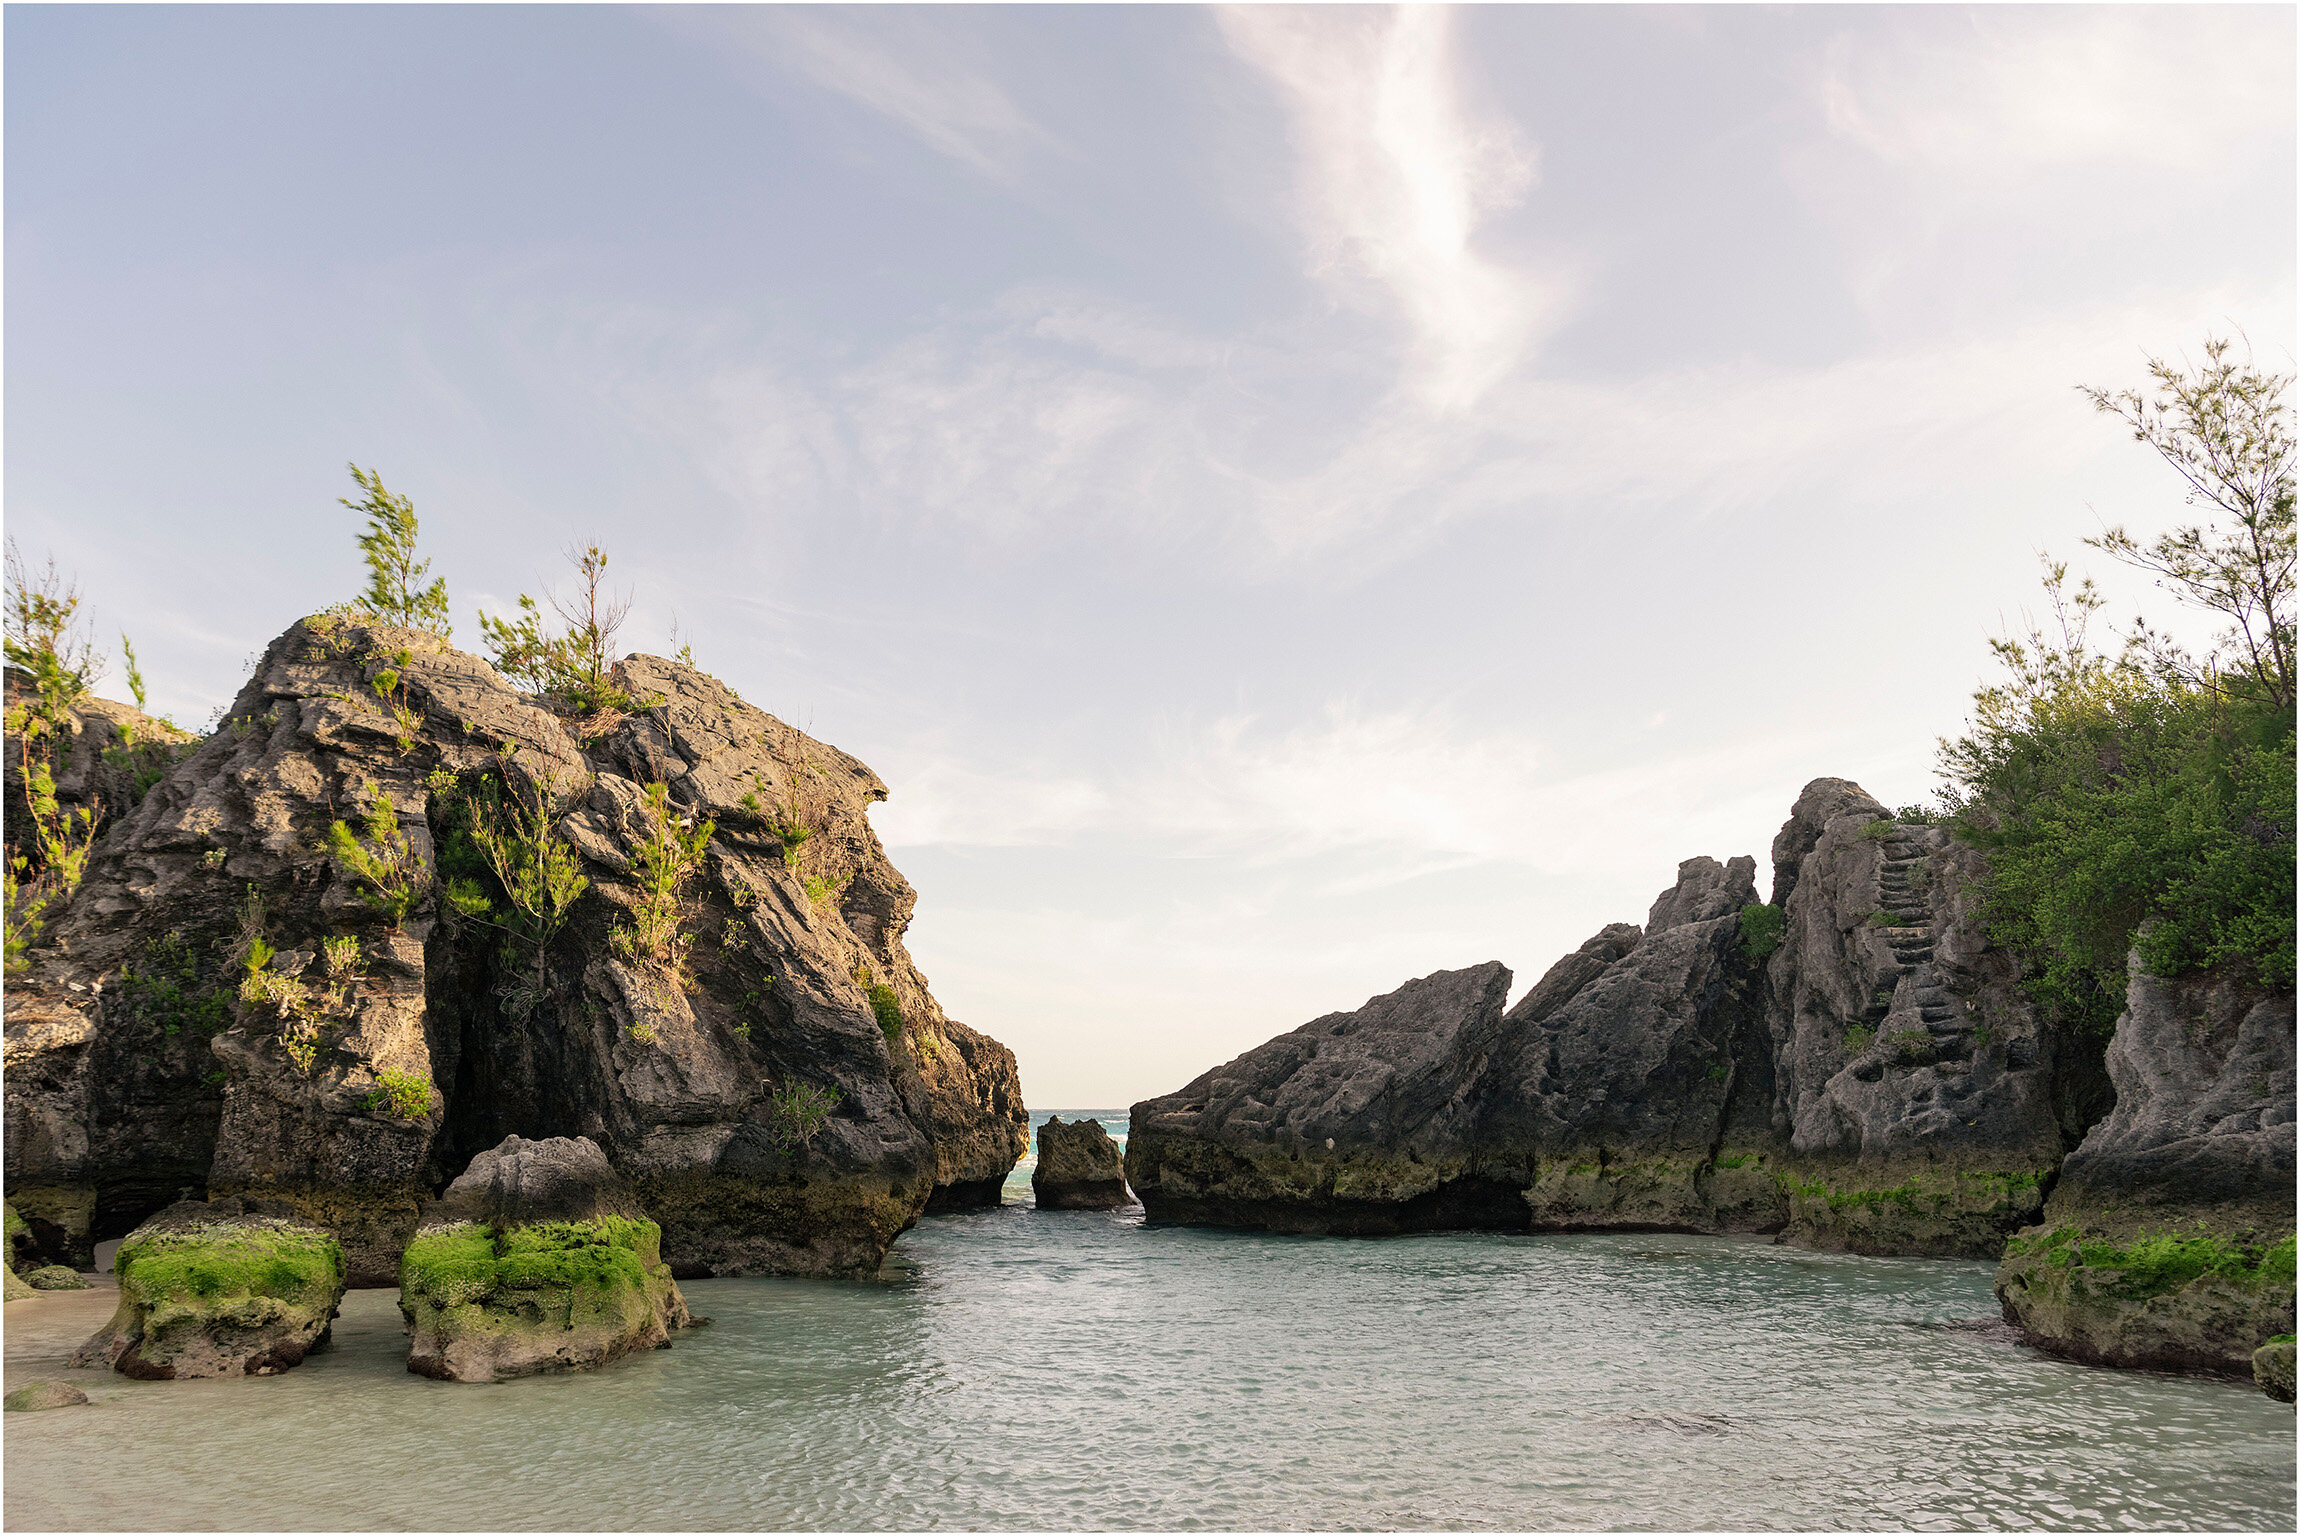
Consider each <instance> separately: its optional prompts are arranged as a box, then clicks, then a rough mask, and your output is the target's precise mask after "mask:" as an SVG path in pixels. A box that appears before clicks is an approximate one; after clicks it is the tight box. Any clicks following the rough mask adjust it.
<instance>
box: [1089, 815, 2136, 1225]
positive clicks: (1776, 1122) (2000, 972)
mask: <svg viewBox="0 0 2300 1536" xmlns="http://www.w3.org/2000/svg"><path fill="white" fill-rule="evenodd" d="M1772 854H1773V863H1774V900H1773V903H1772V904H1771V906H1770V908H1769V909H1768V908H1763V907H1760V906H1759V905H1758V903H1757V897H1756V888H1755V875H1756V863H1755V860H1754V859H1751V858H1746V857H1743V858H1737V859H1734V860H1732V861H1731V862H1730V863H1726V864H1719V863H1718V862H1717V861H1715V860H1713V859H1707V858H1700V859H1690V860H1687V861H1686V862H1685V863H1684V864H1683V865H1682V866H1680V868H1679V870H1678V878H1677V881H1676V883H1675V884H1674V885H1672V886H1671V887H1670V888H1669V889H1668V890H1666V891H1664V892H1663V893H1662V894H1661V895H1660V897H1659V898H1658V899H1657V900H1656V901H1655V902H1654V904H1653V907H1652V910H1651V911H1650V912H1649V913H1648V914H1647V920H1646V924H1645V926H1644V927H1643V928H1642V929H1641V928H1638V927H1635V926H1633V925H1629V924H1615V925H1612V926H1609V927H1607V928H1605V929H1603V930H1601V931H1600V932H1599V933H1598V934H1596V935H1595V936H1594V937H1592V938H1591V939H1590V940H1589V941H1588V942H1587V943H1586V944H1584V945H1582V946H1581V948H1580V949H1578V950H1577V951H1575V952H1574V953H1573V954H1570V955H1568V956H1566V957H1565V958H1564V959H1562V960H1560V961H1559V962H1558V963H1557V964H1556V965H1554V966H1552V967H1551V968H1550V970H1549V971H1548V973H1546V974H1545V975H1544V976H1543V977H1542V979H1541V980H1540V981H1539V982H1537V983H1536V984H1535V985H1534V987H1533V988H1532V989H1531V990H1529V991H1528V992H1527V993H1526V995H1525V996H1524V998H1523V999H1521V1000H1520V1001H1519V1002H1518V1004H1517V1005H1516V1006H1515V1007H1513V1008H1511V1009H1509V1010H1508V1011H1507V1012H1506V1013H1504V1012H1503V1011H1502V1010H1501V1006H1500V1004H1501V998H1502V997H1503V996H1504V995H1505V994H1506V992H1507V990H1508V986H1509V973H1508V971H1507V970H1506V969H1504V968H1503V967H1502V966H1500V965H1499V964H1489V965H1485V966H1480V967H1476V968H1474V969H1472V970H1468V971H1456V972H1440V973H1438V974H1437V975H1435V976H1430V977H1426V978H1423V979H1422V980H1420V981H1417V982H1412V983H1409V984H1408V985H1407V986H1405V987H1403V988H1401V989H1399V990H1398V991H1397V992H1394V993H1391V994H1389V995H1388V996H1386V997H1382V998H1377V999H1374V1000H1373V1001H1372V1002H1369V1003H1368V1004H1367V1005H1366V1007H1365V1008H1364V1009H1362V1010H1360V1011H1359V1012H1358V1013H1356V1014H1349V1015H1333V1016H1330V1017H1329V1018H1326V1019H1321V1020H1317V1021H1315V1022H1313V1023H1311V1024H1308V1025H1305V1026H1303V1027H1302V1028H1301V1029H1298V1030H1295V1031H1294V1032H1293V1033H1291V1034H1288V1035H1284V1036H1280V1037H1279V1038H1278V1039H1277V1040H1274V1041H1271V1042H1270V1043H1269V1044H1267V1045H1264V1046H1262V1047H1260V1048H1259V1049H1257V1050H1255V1051H1251V1052H1248V1053H1247V1054H1246V1055H1244V1056H1242V1057H1240V1058H1238V1059H1237V1060H1236V1061H1233V1062H1231V1063H1229V1064H1228V1065H1226V1066H1224V1067H1220V1068H1217V1069H1216V1070H1215V1071H1213V1072H1210V1073H1208V1074H1206V1075H1205V1076H1204V1077H1201V1078H1199V1079H1198V1080H1197V1081H1195V1082H1193V1083H1192V1084H1190V1085H1189V1086H1188V1087H1186V1088H1184V1089H1183V1090H1182V1091H1181V1092H1180V1093H1177V1094H1170V1095H1167V1096H1165V1097H1164V1098H1159V1099H1151V1100H1146V1101H1145V1102H1143V1103H1142V1104H1139V1105H1137V1106H1135V1109H1134V1122H1133V1127H1132V1132H1131V1135H1130V1137H1129V1142H1128V1149H1127V1176H1128V1179H1129V1182H1131V1183H1132V1184H1133V1186H1134V1188H1135V1190H1136V1192H1137V1194H1139V1195H1140V1197H1141V1198H1142V1201H1143V1204H1144V1206H1145V1208H1146V1209H1147V1210H1148V1212H1149V1214H1150V1215H1151V1217H1152V1218H1153V1219H1162V1220H1183V1221H1206V1222H1219V1223H1223V1224H1241V1225H1263V1226H1277V1227H1285V1228H1288V1229H1292V1230H1311V1231H1346V1232H1374V1231H1394V1230H1404V1229H1408V1228H1414V1227H1428V1226H1474V1227H1498V1228H1509V1229H1528V1228H1530V1229H1533V1230H1551V1231H1557V1230H1607V1229H1612V1230H1638V1229H1654V1228H1667V1229H1676V1230H1690V1231H1706V1232H1774V1231H1786V1232H1787V1234H1788V1235H1789V1237H1790V1238H1791V1239H1792V1240H1795V1241H1801V1242H1805V1243H1810V1244H1814V1245H1818V1246H1826V1247H1839V1248H1853V1249H1858V1250H1862V1251H1869V1252H1880V1253H1931V1254H1959V1255H1966V1256H1973V1257H1990V1258H1993V1257H1995V1256H1996V1254H1997V1253H1998V1252H2000V1251H2001V1249H2002V1247H2003V1243H2004V1239H2005V1238H2006V1236H2007V1235H2009V1234H2010V1233H2011V1232H2012V1231H2013V1230H2014V1229H2016V1228H2017V1227H2018V1226H2020V1225H2021V1224H2022V1223H2023V1222H2024V1221H2027V1220H2032V1219H2033V1218H2034V1215H2035V1213H2036V1211H2037V1210H2038V1209H2039V1207H2040V1206H2041V1204H2042V1200H2043V1192H2044V1188H2045V1187H2046V1185H2048V1184H2049V1181H2050V1179H2051V1177H2052V1174H2053V1171H2054V1170H2055V1169H2056V1168H2057V1167H2058V1165H2059V1163H2060V1160H2061V1158H2062V1157H2063V1156H2065V1155H2066V1153H2067V1152H2068V1151H2069V1149H2071V1148H2072V1147H2074V1146H2075V1144H2076V1142H2077V1141H2078V1139H2080V1138H2081V1137H2082V1136H2083V1134H2084V1131H2085V1129H2086V1128H2087V1126H2088V1125H2089V1124H2090V1120H2091V1119H2092V1118H2094V1117H2097V1115H2098V1113H2099V1112H2100V1111H2101V1110H2103V1109H2105V1108H2106V1102H2107V1100H2106V1095H2105V1092H2103V1091H2102V1089H2103V1088H2104V1086H2105V1085H2104V1083H2103V1082H2102V1080H2101V1078H2100V1072H2099V1066H2098V1047H2097V1044H2095V1045H2093V1046H2091V1047H2090V1048H2088V1047H2087V1046H2086V1044H2085V1042H2083V1041H2082V1040H2078V1039H2072V1038H2068V1037H2065V1036H2063V1035H2060V1034H2057V1033H2056V1032H2055V1031H2053V1030H2052V1029H2051V1028H2049V1027H2048V1026H2046V1025H2045V1024H2044V1023H2042V1022H2041V1021H2039V1020H2038V1019H2037V1018H2036V1017H2035V1016H2034V1010H2033V1009H2032V1008H2031V1007H2030V1006H2029V1005H2028V1003H2027V1002H2026V1000H2025V998H2023V997H2022V995H2021V994H2020V992H2019V991H2018V988H2017V985H2016V983H2017V981H2018V975H2019V973H2018V967H2017V965H2016V964H2015V962H2014V961H2013V960H2012V958H2011V957H2009V956H2006V955H2004V954H2002V953H2001V952H1998V951H1996V950H1993V949H1992V948H1991V947H1990V946H1989V945H1988V943H1987V941H1986V938H1985V935H1984V933H1983V930H1982V928H1981V925H1980V922H1979V918H1978V914H1977V913H1976V912H1975V911H1974V910H1973V908H1972V905H1971V891H1970V882H1971V878H1972V876H1973V874H1974V872H1975V869H1976V867H1977V866H1975V865H1974V863H1973V862H1972V861H1973V859H1974V857H1975V856H1974V855H1972V854H1971V853H1970V852H1969V851H1968V850H1962V849H1959V848H1956V847H1955V846H1953V845H1951V844H1950V843H1949V841H1948V838H1947V835H1946V834H1945V833H1944V832H1942V831H1941V830H1939V829H1937V828H1932V827H1926V826H1922V825H1916V824H1905V823H1902V822H1900V821H1897V820H1896V819H1895V818H1894V817H1893V816H1892V814H1891V813H1890V812H1888V811H1887V810H1886V809H1885V807H1884V806H1882V805H1881V804H1879V803H1878V802H1877V801H1876V800H1874V799H1873V798H1871V797H1870V796H1869V795H1868V794H1866V793H1865V792H1864V791H1862V790H1861V789H1860V787H1859V786H1857V785H1854V784H1850V783H1847V782H1845V781H1843V780H1837V779H1821V780H1816V781H1815V782H1814V783H1812V784H1811V785H1809V786H1807V787H1806V789H1805V791H1804V793H1803V794H1802V795H1801V796H1800V797H1799V798H1798V801H1797V804H1796V806H1795V807H1794V809H1793V810H1792V812H1791V814H1790V817H1789V820H1788V823H1787V824H1786V825H1785V826H1784V827H1783V829H1782V832H1781V835H1780V837H1779V838H1778V839H1776V840H1775V843H1774V846H1773V850H1772ZM1329 1138H1331V1139H1330V1141H1329Z"/></svg>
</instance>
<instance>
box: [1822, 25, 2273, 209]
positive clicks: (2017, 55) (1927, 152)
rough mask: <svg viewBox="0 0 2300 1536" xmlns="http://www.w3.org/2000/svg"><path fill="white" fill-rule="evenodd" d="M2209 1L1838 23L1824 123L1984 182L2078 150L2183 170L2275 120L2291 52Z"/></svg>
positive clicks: (2218, 155)
mask: <svg viewBox="0 0 2300 1536" xmlns="http://www.w3.org/2000/svg"><path fill="white" fill-rule="evenodd" d="M2242 9H2243V8H2239V7H2222V6H2203V5H2197V6H2039V7H2027V6H2022V7H2011V6H2007V7H2003V8H2001V9H2000V8H1991V7H1982V8H1978V9H1975V10H1971V11H1956V12H1941V13H1932V14H1925V13H1918V14H1915V15H1912V16H1908V17H1906V18H1905V19H1903V20H1902V21H1901V22H1900V24H1899V25H1897V26H1894V27H1891V28H1887V29H1881V30H1880V29H1876V28H1867V29H1863V31H1862V32H1860V33H1859V34H1854V33H1851V32H1848V33H1846V34H1844V35H1842V36H1840V37H1839V38H1838V39H1837V40H1836V41H1835V43H1834V44H1833V45H1832V46H1831V48H1830V50H1829V55H1828V59H1827V64H1826V67H1825V69H1824V71H1823V75H1822V80H1821V90H1822V100H1823V104H1824V106H1825V108H1826V111H1827V116H1828V122H1829V125H1830V127H1831V128H1832V129H1833V130H1834V131H1835V132H1837V133H1839V134H1841V135H1843V136H1844V137H1845V138H1847V139H1850V140H1852V141H1854V142H1856V143H1859V144H1861V145H1863V146H1865V147H1866V148H1868V149H1869V150H1871V151H1873V152H1874V153H1875V154H1877V155H1878V156H1879V157H1880V158H1882V159H1884V160H1887V161H1890V162H1892V163H1895V164H1898V165H1903V166H1909V167H1923V168H1926V169H1929V170H1936V171H1937V170H1943V169H1953V170H1955V171H1956V172H1957V173H1958V174H1959V175H1960V176H1961V177H1965V178H1971V179H1974V180H1977V181H1979V182H1981V183H1983V184H1985V185H1998V186H2001V185H2004V184H2008V183H2012V182H2017V181H2021V180H2025V179H2026V178H2028V177H2030V176H2032V175H2033V174H2035V173H2036V172H2037V171H2038V170H2040V169H2048V168H2051V167H2055V166H2067V165H2073V164H2077V163H2081V162H2086V161H2113V162H2117V163H2120V164H2132V163H2138V164H2143V165H2149V166H2155V167H2173V168H2179V169H2182V170H2186V171H2191V172H2193V171H2196V170H2199V169H2202V168H2206V167H2209V166H2211V165H2212V164H2213V163H2214V162H2215V161H2222V160H2226V159H2227V158H2228V157H2229V156H2230V155H2231V154H2232V153H2234V152H2235V151H2237V150H2238V149H2239V148H2241V147H2242V146H2243V145H2244V144H2245V143H2246V142H2247V141H2254V142H2257V141H2259V140H2260V139H2261V138H2262V136H2263V135H2264V134H2266V135H2273V134H2275V133H2277V132H2278V131H2280V130H2283V129H2285V128H2286V127H2287V125H2288V124H2289V122H2290V120H2291V113H2292V59H2291V54H2290V51H2289V47H2288V46H2287V48H2286V49H2285V50H2283V51H2281V52H2279V51H2278V50H2275V49H2269V48H2262V47H2260V46H2259V30H2260V18H2259V17H2258V16H2257V15H2244V14H2241V11H2242Z"/></svg>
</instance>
